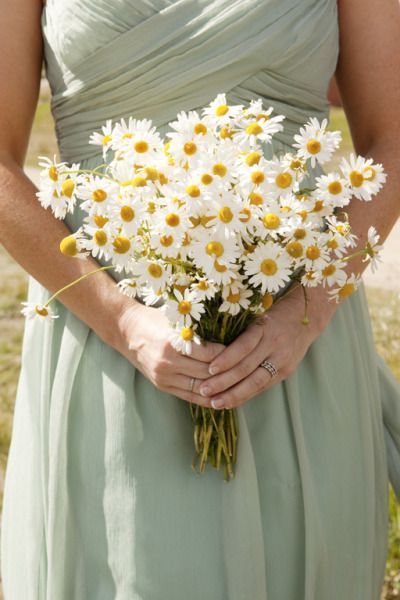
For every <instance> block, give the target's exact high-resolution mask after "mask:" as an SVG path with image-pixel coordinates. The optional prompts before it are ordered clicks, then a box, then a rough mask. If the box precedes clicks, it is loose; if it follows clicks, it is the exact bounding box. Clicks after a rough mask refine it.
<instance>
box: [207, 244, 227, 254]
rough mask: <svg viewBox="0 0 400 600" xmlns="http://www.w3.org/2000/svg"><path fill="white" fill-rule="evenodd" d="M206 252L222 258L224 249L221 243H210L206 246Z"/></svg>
mask: <svg viewBox="0 0 400 600" xmlns="http://www.w3.org/2000/svg"><path fill="white" fill-rule="evenodd" d="M206 252H207V254H208V255H209V256H217V257H218V256H222V255H223V253H224V247H223V245H222V244H221V242H208V244H207V245H206Z"/></svg>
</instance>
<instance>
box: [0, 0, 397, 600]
mask: <svg viewBox="0 0 400 600" xmlns="http://www.w3.org/2000/svg"><path fill="white" fill-rule="evenodd" d="M2 20H3V27H2V38H1V48H2V56H3V57H4V60H3V61H2V64H1V69H2V79H1V80H2V82H3V86H2V97H1V111H0V119H1V131H2V140H3V142H2V154H1V181H2V185H1V192H0V199H1V200H0V202H1V203H0V207H1V220H0V221H1V223H0V235H1V241H2V242H3V243H4V245H5V247H6V248H7V249H8V250H9V252H10V253H11V254H12V255H13V256H14V258H15V259H16V260H17V261H18V262H19V263H20V264H21V265H22V266H23V267H24V268H25V269H26V270H27V271H28V272H29V273H30V274H31V276H32V277H31V279H30V286H29V301H32V302H35V303H38V304H41V303H43V302H45V301H46V300H47V299H48V297H49V294H50V293H51V292H52V291H54V290H56V289H58V288H60V287H61V286H62V285H64V284H65V283H67V282H69V281H71V280H72V279H75V278H76V277H78V276H79V275H81V274H83V273H85V272H88V271H90V270H92V269H93V266H94V265H95V264H96V263H95V262H94V261H93V260H92V259H91V260H90V261H88V263H87V264H86V263H85V262H83V261H71V260H69V259H67V258H65V257H63V256H62V255H61V254H60V253H59V251H58V245H59V242H60V239H61V238H62V237H64V236H65V235H66V234H67V233H68V231H69V228H71V229H74V230H75V228H76V227H77V226H78V225H79V222H80V221H79V219H80V217H79V215H76V216H74V217H69V219H68V220H67V224H64V223H61V222H59V221H56V220H55V219H54V217H53V216H52V214H50V212H49V211H45V210H43V209H42V208H41V207H40V205H39V203H38V202H37V200H36V199H35V188H34V186H33V185H32V183H31V182H30V181H29V180H28V179H27V178H26V177H25V176H24V174H23V172H22V165H23V162H24V156H25V151H26V145H27V142H28V137H29V131H30V127H31V123H32V118H33V114H34V111H35V106H36V101H37V94H38V88H39V78H40V67H41V59H42V40H43V41H44V57H45V60H46V67H47V76H48V79H49V82H50V86H51V89H52V94H53V98H52V109H53V114H54V118H55V123H56V130H57V136H58V141H59V144H60V150H61V157H62V159H63V160H66V161H70V162H72V161H75V162H77V161H80V162H81V164H82V166H83V167H85V168H91V167H94V166H95V165H97V164H99V162H101V155H99V153H98V151H97V149H96V147H94V146H90V145H89V144H88V138H89V135H90V133H91V132H92V131H93V130H95V129H98V128H99V126H100V125H101V124H102V123H104V122H105V121H106V119H108V118H110V119H119V118H120V117H122V116H125V117H127V116H129V115H133V116H135V117H137V118H145V117H146V118H151V119H152V120H153V123H154V124H155V125H157V126H159V128H160V129H159V130H160V132H161V134H164V133H165V132H166V131H167V127H168V125H167V124H168V122H169V121H171V120H173V118H174V117H175V115H176V113H177V112H178V111H179V110H189V109H200V108H201V107H202V106H203V105H205V104H207V103H208V102H210V101H211V100H212V99H213V98H214V97H215V96H216V94H217V93H218V92H226V94H227V100H228V102H229V103H231V104H238V103H245V102H248V101H250V100H251V99H252V98H258V97H263V98H264V99H265V106H266V107H268V106H270V105H272V106H274V108H275V109H276V111H277V112H278V113H282V114H284V115H285V116H286V121H285V133H284V134H283V135H281V136H280V137H278V136H277V141H276V142H274V151H275V152H281V151H284V150H287V149H288V148H289V147H290V143H291V139H292V135H293V134H294V133H295V132H297V130H298V128H299V126H300V125H301V124H303V123H304V122H305V121H307V120H308V118H309V117H310V116H316V117H318V118H320V119H321V118H323V117H324V116H325V115H327V113H328V103H327V99H326V92H327V87H328V83H329V80H330V78H331V76H332V74H333V72H334V71H335V69H336V75H337V79H338V82H339V85H340V91H341V95H342V97H343V101H344V106H345V109H346V113H347V115H348V118H349V121H350V125H351V130H352V134H353V137H354V143H355V147H356V150H357V152H359V153H361V154H363V155H371V156H373V158H374V159H375V160H376V161H378V162H382V163H383V164H384V166H385V168H386V171H387V173H388V175H389V177H388V183H387V185H386V187H385V190H384V191H383V192H382V193H381V194H380V197H379V200H377V201H376V202H371V203H369V204H365V203H363V204H361V203H359V202H358V201H357V200H353V201H352V203H351V205H350V207H349V211H348V212H349V216H350V219H351V222H352V223H353V228H354V232H355V233H356V234H357V235H358V236H359V238H360V244H363V243H364V241H365V239H366V232H367V230H368V227H369V225H370V224H372V223H373V224H374V225H375V226H376V227H377V229H378V231H379V233H380V234H381V236H382V239H383V240H384V239H385V238H386V237H387V235H388V233H389V231H390V230H391V228H392V226H393V224H394V223H395V221H396V219H397V217H398V214H399V204H398V188H399V185H400V174H399V168H398V165H399V162H400V148H399V146H398V139H399V119H398V106H399V100H400V89H399V81H400V79H399V77H398V76H397V75H399V73H400V15H399V8H398V4H397V0H387V2H385V3H381V2H380V0H341V2H340V6H339V7H337V5H336V0H303V1H302V2H298V1H296V0H237V1H234V2H232V0H207V1H206V0H172V1H171V0H115V1H114V2H107V1H106V0H96V2H95V1H94V0H87V2H85V3H82V2H79V1H78V0H71V1H70V2H69V3H64V2H63V1H62V0H48V3H47V6H46V7H45V8H44V9H43V11H42V8H41V6H40V5H39V1H38V0H36V1H33V0H15V2H14V3H13V4H12V5H11V4H6V5H5V6H4V7H3V10H2ZM339 33H340V36H339ZM339 48H340V53H339ZM338 56H339V60H338ZM336 67H337V68H336ZM5 82H7V84H6V85H5ZM364 268H365V263H363V262H362V261H361V260H360V261H358V262H353V263H352V264H351V270H353V271H357V272H359V273H361V272H362V270H363V269H364ZM309 295H310V318H311V323H310V325H309V326H307V327H305V326H304V325H302V324H301V323H300V319H301V316H302V311H303V299H302V297H301V296H300V295H299V296H296V295H295V293H293V294H292V295H291V296H288V297H287V298H286V299H285V300H284V301H282V302H281V303H279V304H277V305H276V306H275V307H273V308H272V309H271V311H270V312H269V314H268V320H267V319H262V320H260V321H259V322H258V323H257V324H256V325H254V326H251V327H250V328H249V330H248V331H247V332H245V333H244V334H243V335H242V336H241V337H240V338H238V339H237V340H236V341H235V342H234V343H233V344H231V345H230V346H228V347H227V348H223V347H221V346H220V345H218V344H207V345H204V346H202V347H200V348H198V349H196V350H195V352H194V354H193V356H192V357H190V358H189V357H183V356H180V355H179V354H178V353H176V352H175V350H173V349H172V348H171V347H170V345H169V342H168V327H167V323H166V322H165V319H164V318H163V316H162V315H161V314H159V313H158V312H157V310H156V309H153V308H148V307H145V306H143V305H141V304H139V303H137V302H136V301H133V300H130V299H129V298H126V297H125V296H122V295H121V294H119V293H118V291H117V290H116V286H115V282H114V281H113V279H112V278H111V277H110V276H109V275H107V274H105V273H104V272H102V273H99V274H98V275H96V277H93V278H89V279H88V280H85V281H84V282H82V284H80V285H79V286H75V287H74V288H72V289H70V290H68V291H67V292H66V293H64V294H63V296H62V297H61V298H60V302H58V305H57V311H58V314H59V318H58V319H57V320H56V321H54V322H53V325H52V327H50V328H42V327H41V326H40V325H38V324H37V323H36V322H35V321H29V322H27V323H26V328H25V336H24V345H23V355H22V370H21V376H20V381H19V387H18V395H17V401H16V406H15V416H14V425H13V434H12V444H11V448H10V455H9V462H8V466H7V475H6V484H5V496H4V511H3V518H2V575H3V580H4V589H5V600H21V599H22V598H23V599H24V600H31V599H32V600H44V599H47V600H50V599H51V600H66V599H68V600H70V599H72V598H73V599H74V600H99V599H100V598H101V599H105V600H111V598H116V599H118V600H128V599H129V600H134V599H141V600H160V599H161V598H163V599H168V600H170V599H171V600H172V599H173V600H178V599H179V600H187V599H189V598H190V599H191V600H198V599H200V598H203V597H207V598H209V599H210V600H222V599H224V600H225V599H226V600H248V599H250V598H251V599H252V600H253V599H254V600H265V599H267V598H268V600H280V599H281V598H287V599H291V600H300V599H304V600H317V599H318V600H337V599H339V598H340V599H341V600H342V599H343V600H348V599H350V598H351V600H377V599H378V597H379V593H380V588H381V585H382V581H383V574H384V568H385V559H386V550H387V518H388V515H387V500H388V498H387V489H388V486H387V480H388V467H389V471H390V477H391V479H392V482H393V483H394V485H396V490H397V492H399V490H400V453H399V450H400V396H399V389H398V387H397V385H396V384H395V383H394V380H393V378H392V377H391V376H390V374H389V372H388V370H387V368H386V366H385V365H384V364H383V363H382V361H380V359H378V357H377V355H376V353H375V349H374V346H373V340H372V335H371V329H370V324H369V317H368V310H367V305H366V301H365V296H364V291H363V289H362V288H360V289H359V291H358V292H357V293H355V294H354V295H353V296H351V297H350V298H348V299H346V300H345V301H344V302H343V303H341V305H339V306H338V305H336V304H334V303H332V302H328V300H327V297H326V294H325V292H324V290H321V289H319V288H313V289H312V290H310V294H309ZM265 358H268V360H270V361H271V362H272V363H273V364H274V365H275V366H276V367H277V369H278V375H277V376H276V377H275V378H273V379H272V378H271V376H270V374H269V373H268V371H267V370H265V369H263V368H261V367H260V366H259V365H260V363H261V362H262V361H263V360H264V359H265ZM217 371H218V372H217ZM210 373H213V374H212V375H210ZM193 378H194V381H193ZM192 383H194V388H193V390H192V391H190V388H191V384H192ZM217 399H219V400H221V404H222V405H223V406H227V405H229V404H230V405H235V406H238V415H239V426H240V445H239V459H238V461H239V462H238V465H237V472H236V477H235V479H234V480H233V481H232V482H230V483H229V484H226V483H225V482H224V481H223V479H222V477H221V473H220V472H217V471H214V470H212V469H208V470H207V471H206V473H205V474H203V475H202V476H196V474H194V473H193V471H192V470H191V469H190V460H191V457H192V453H193V441H192V426H191V423H190V419H189V418H188V406H187V403H186V402H185V401H188V400H192V401H193V402H195V403H198V404H201V405H204V406H210V403H211V400H217ZM182 400H183V401H182ZM382 407H383V409H382ZM385 441H386V444H385Z"/></svg>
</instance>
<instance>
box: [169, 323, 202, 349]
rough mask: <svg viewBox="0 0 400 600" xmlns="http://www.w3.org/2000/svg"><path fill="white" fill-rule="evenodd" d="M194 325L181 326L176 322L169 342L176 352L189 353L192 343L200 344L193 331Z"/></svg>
mask: <svg viewBox="0 0 400 600" xmlns="http://www.w3.org/2000/svg"><path fill="white" fill-rule="evenodd" d="M195 329H196V325H194V326H192V327H188V326H185V325H184V326H183V327H182V326H181V325H180V324H179V323H177V324H176V327H175V330H173V331H172V333H171V336H170V343H171V346H172V347H173V348H175V350H176V351H177V352H181V354H186V355H190V354H191V353H192V344H193V343H194V344H200V343H201V340H200V338H199V336H198V335H196V333H195Z"/></svg>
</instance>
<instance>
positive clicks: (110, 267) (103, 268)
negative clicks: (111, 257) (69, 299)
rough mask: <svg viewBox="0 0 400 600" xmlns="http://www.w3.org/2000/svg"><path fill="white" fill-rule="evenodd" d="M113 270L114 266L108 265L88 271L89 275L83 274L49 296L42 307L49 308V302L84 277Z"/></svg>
mask: <svg viewBox="0 0 400 600" xmlns="http://www.w3.org/2000/svg"><path fill="white" fill-rule="evenodd" d="M113 268H114V265H108V266H106V267H100V268H99V269H96V270H95V271H90V272H89V273H85V275H82V276H81V277H78V279H74V281H71V283H68V285H65V286H64V287H63V288H61V289H60V290H58V291H57V292H56V293H55V294H53V296H51V298H49V300H47V302H46V304H45V305H44V306H45V307H47V306H49V304H51V302H53V300H55V299H56V298H57V297H58V296H59V295H60V294H61V292H65V290H67V289H68V288H70V287H72V286H73V285H75V284H76V283H79V282H80V281H82V280H83V279H86V277H89V276H90V275H94V274H95V273H98V272H99V271H106V270H107V269H113Z"/></svg>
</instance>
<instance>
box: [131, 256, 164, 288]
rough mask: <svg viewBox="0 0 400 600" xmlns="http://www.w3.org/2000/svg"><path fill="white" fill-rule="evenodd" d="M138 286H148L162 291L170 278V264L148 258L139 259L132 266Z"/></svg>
mask: <svg viewBox="0 0 400 600" xmlns="http://www.w3.org/2000/svg"><path fill="white" fill-rule="evenodd" d="M134 275H135V276H137V279H138V283H139V285H140V286H146V287H150V288H151V289H152V290H154V291H156V292H157V291H158V290H161V291H164V290H165V288H166V286H167V285H168V283H169V280H170V278H171V265H166V264H165V263H163V262H162V261H159V260H152V259H149V258H146V257H144V258H141V259H139V260H138V261H137V262H136V264H135V267H134Z"/></svg>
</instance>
